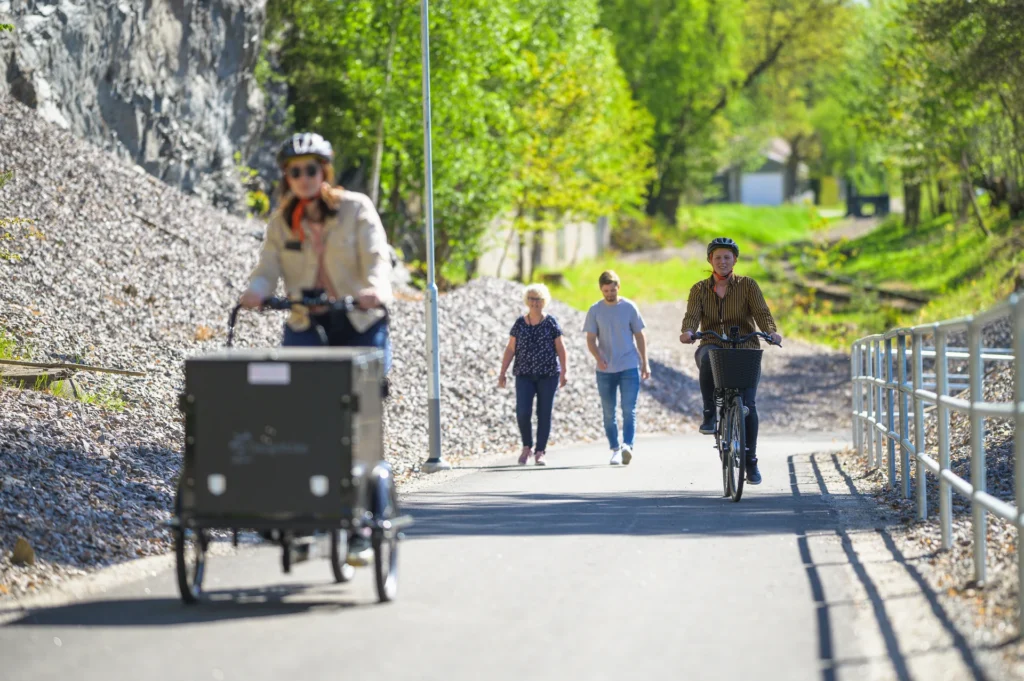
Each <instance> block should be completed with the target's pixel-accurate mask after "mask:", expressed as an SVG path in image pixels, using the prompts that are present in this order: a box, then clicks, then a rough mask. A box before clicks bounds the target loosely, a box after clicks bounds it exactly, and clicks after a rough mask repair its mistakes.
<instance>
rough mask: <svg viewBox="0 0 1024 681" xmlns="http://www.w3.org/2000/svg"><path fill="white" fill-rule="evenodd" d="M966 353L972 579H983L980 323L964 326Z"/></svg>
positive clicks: (985, 536) (984, 523)
mask: <svg viewBox="0 0 1024 681" xmlns="http://www.w3.org/2000/svg"><path fill="white" fill-rule="evenodd" d="M967 339H968V343H969V346H968V354H970V359H969V360H968V361H967V374H968V378H969V379H970V382H971V407H970V410H969V412H968V413H969V415H970V419H971V486H972V487H973V488H974V494H972V495H971V516H972V518H971V519H972V525H973V529H974V579H975V581H976V582H977V583H978V584H984V583H985V562H986V560H985V556H986V554H987V552H988V551H987V549H988V516H987V513H986V511H985V507H984V506H983V505H982V504H981V502H980V501H979V500H978V495H979V494H981V493H983V492H985V490H986V487H987V485H986V483H985V477H986V474H987V472H988V471H987V467H986V465H985V417H984V416H983V415H982V414H981V413H980V412H979V411H978V405H979V404H981V403H982V402H984V401H985V393H984V389H985V360H984V359H982V357H981V324H980V323H979V322H976V321H972V322H971V324H970V326H968V327H967Z"/></svg>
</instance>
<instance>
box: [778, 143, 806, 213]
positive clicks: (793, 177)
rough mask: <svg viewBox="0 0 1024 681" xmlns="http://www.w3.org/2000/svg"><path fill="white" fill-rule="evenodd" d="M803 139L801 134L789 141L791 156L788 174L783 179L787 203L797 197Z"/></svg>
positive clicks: (787, 160) (788, 159) (788, 160)
mask: <svg viewBox="0 0 1024 681" xmlns="http://www.w3.org/2000/svg"><path fill="white" fill-rule="evenodd" d="M803 137H804V136H803V135H802V134H800V135H797V136H796V137H794V138H793V139H792V140H790V141H789V148H790V154H789V158H787V159H786V174H785V175H784V176H783V178H782V193H783V194H784V195H785V196H784V199H785V200H786V201H789V200H790V199H792V198H793V197H794V196H796V190H797V183H798V181H799V175H800V141H801V140H802V139H803Z"/></svg>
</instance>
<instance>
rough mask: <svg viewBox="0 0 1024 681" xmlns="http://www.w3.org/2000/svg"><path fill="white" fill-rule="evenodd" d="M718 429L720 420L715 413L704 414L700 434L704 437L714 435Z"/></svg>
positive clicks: (707, 412)
mask: <svg viewBox="0 0 1024 681" xmlns="http://www.w3.org/2000/svg"><path fill="white" fill-rule="evenodd" d="M717 427H718V418H717V417H716V416H715V412H714V411H706V412H704V421H703V422H702V423H701V424H700V432H701V434H702V435H714V434H715V429H716V428H717Z"/></svg>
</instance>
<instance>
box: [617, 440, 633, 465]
mask: <svg viewBox="0 0 1024 681" xmlns="http://www.w3.org/2000/svg"><path fill="white" fill-rule="evenodd" d="M620 451H621V453H622V465H623V466H628V465H629V462H630V461H632V460H633V448H632V447H630V446H629V445H622V449H621V450H620Z"/></svg>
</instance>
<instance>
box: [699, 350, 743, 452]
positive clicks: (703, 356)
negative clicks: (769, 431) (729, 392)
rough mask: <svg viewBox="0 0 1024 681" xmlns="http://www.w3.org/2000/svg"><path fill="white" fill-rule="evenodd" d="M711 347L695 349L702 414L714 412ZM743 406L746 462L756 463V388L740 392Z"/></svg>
mask: <svg viewBox="0 0 1024 681" xmlns="http://www.w3.org/2000/svg"><path fill="white" fill-rule="evenodd" d="M712 347H713V346H710V345H702V346H701V347H699V348H697V354H696V355H694V357H695V358H696V359H697V366H698V367H700V396H701V399H702V400H703V401H704V413H705V414H707V413H708V412H712V413H713V412H714V411H715V379H714V376H713V375H712V373H711V358H710V357H708V352H710V350H711V348H712ZM740 397H742V398H743V406H744V407H747V409H749V412H748V413H747V461H748V462H750V463H757V428H758V421H757V387H756V386H755V387H753V388H747V389H746V390H742V391H740Z"/></svg>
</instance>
